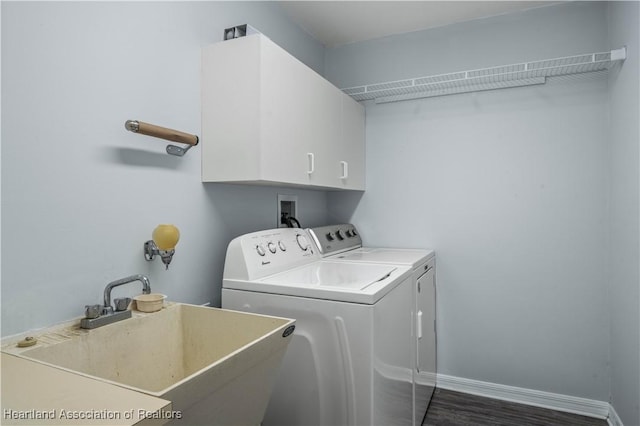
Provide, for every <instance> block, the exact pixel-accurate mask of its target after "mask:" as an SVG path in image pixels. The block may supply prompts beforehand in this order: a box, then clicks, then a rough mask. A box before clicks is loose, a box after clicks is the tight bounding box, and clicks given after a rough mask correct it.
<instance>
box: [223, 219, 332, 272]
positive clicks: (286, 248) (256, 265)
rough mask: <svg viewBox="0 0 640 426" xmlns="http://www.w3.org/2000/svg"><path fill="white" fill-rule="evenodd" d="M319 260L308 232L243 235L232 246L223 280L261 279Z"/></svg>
mask: <svg viewBox="0 0 640 426" xmlns="http://www.w3.org/2000/svg"><path fill="white" fill-rule="evenodd" d="M319 259H320V254H319V253H318V250H317V249H316V247H315V246H314V244H313V242H312V241H311V237H310V236H309V233H308V232H307V231H306V230H304V229H300V228H276V229H270V230H266V231H259V232H254V233H251V234H246V235H242V236H240V237H237V238H236V239H234V240H233V241H231V243H229V247H228V248H227V261H226V262H225V273H224V276H225V278H231V275H233V278H235V279H259V278H263V277H265V276H268V275H271V274H276V273H278V272H282V271H284V270H287V269H291V268H294V267H296V266H300V265H304V264H306V263H310V262H313V261H317V260H319ZM230 265H231V266H230ZM233 265H236V266H233ZM230 274H231V275H230Z"/></svg>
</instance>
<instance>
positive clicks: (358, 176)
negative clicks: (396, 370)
mask: <svg viewBox="0 0 640 426" xmlns="http://www.w3.org/2000/svg"><path fill="white" fill-rule="evenodd" d="M336 152H337V154H338V155H337V161H338V164H337V166H338V173H339V176H338V179H339V183H338V186H339V187H340V188H345V189H360V190H364V188H365V111H364V107H363V106H362V105H360V104H359V103H358V102H356V101H355V100H353V99H352V98H351V97H350V96H348V95H345V94H342V137H341V140H340V145H339V146H338V147H337V150H336Z"/></svg>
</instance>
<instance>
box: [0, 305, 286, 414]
mask: <svg viewBox="0 0 640 426" xmlns="http://www.w3.org/2000/svg"><path fill="white" fill-rule="evenodd" d="M294 323H295V321H294V320H290V319H285V318H277V317H269V316H263V315H256V314H248V313H244V312H236V311H229V310H224V309H216V308H208V307H203V306H194V305H187V304H177V303H176V304H169V306H167V307H166V308H164V309H162V310H161V311H159V312H155V313H151V314H134V317H133V318H130V319H126V320H122V321H119V322H116V323H113V324H110V325H106V326H103V327H100V328H96V329H93V330H84V329H80V328H78V327H77V326H73V327H67V328H63V329H60V328H57V329H55V330H53V329H52V330H50V331H48V330H44V331H43V332H42V333H41V334H40V333H39V335H37V336H36V337H37V338H38V343H37V344H36V345H35V346H33V347H29V348H16V347H14V346H13V345H12V346H11V348H9V349H8V348H7V347H5V348H3V351H5V352H9V353H12V354H14V355H18V356H20V357H23V358H27V359H31V360H35V361H38V362H41V363H44V364H48V365H51V366H54V367H58V368H62V369H65V370H69V371H72V372H74V373H78V374H81V375H85V376H88V377H92V378H97V379H99V380H102V381H106V382H109V383H113V384H116V385H119V386H123V387H126V388H129V389H133V390H136V391H139V392H143V393H145V394H149V395H153V396H157V397H160V398H163V399H167V400H170V401H171V402H172V403H173V410H174V411H180V412H181V417H182V418H181V419H180V420H181V422H182V423H184V424H189V425H191V424H206V425H214V424H220V425H230V424H233V425H258V424H260V422H261V421H262V418H263V416H264V412H265V409H266V407H267V403H268V401H269V396H270V394H271V389H272V385H273V383H274V381H275V378H276V376H277V374H278V370H279V366H280V362H281V360H282V357H283V355H284V353H285V351H286V348H287V345H288V343H289V341H290V340H291V332H292V331H293V328H294Z"/></svg>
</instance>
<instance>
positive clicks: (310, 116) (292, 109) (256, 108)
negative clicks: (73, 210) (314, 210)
mask: <svg viewBox="0 0 640 426" xmlns="http://www.w3.org/2000/svg"><path fill="white" fill-rule="evenodd" d="M364 149H365V146H364V108H363V107H362V106H361V105H360V104H358V103H357V102H355V101H354V100H353V99H351V98H350V97H349V96H347V95H345V94H343V93H342V91H340V90H339V89H337V88H336V87H335V86H333V85H332V84H331V83H329V82H328V81H326V80H325V79H324V78H322V77H321V76H320V75H318V74H317V73H316V72H314V71H313V70H311V69H310V68H309V67H307V66H306V65H304V64H303V63H302V62H300V61H299V60H297V59H296V58H294V57H293V56H291V55H290V54H289V53H287V52H286V51H285V50H283V49H282V48H280V47H279V46H277V45H276V44H275V43H273V42H272V41H271V40H269V39H268V38H267V37H265V36H263V35H261V34H255V35H250V36H247V37H241V38H237V39H233V40H227V41H224V42H220V43H216V44H214V45H211V46H207V47H205V48H204V49H203V54H202V181H203V182H233V183H251V184H271V185H296V186H297V185H304V186H312V187H318V188H327V189H355V190H364Z"/></svg>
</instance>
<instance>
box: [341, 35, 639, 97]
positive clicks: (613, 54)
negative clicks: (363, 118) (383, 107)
mask: <svg viewBox="0 0 640 426" xmlns="http://www.w3.org/2000/svg"><path fill="white" fill-rule="evenodd" d="M626 57H627V51H626V48H625V47H622V48H620V49H616V50H611V51H609V52H599V53H588V54H583V55H576V56H565V57H562V58H554V59H544V60H540V61H533V62H523V63H519V64H512V65H501V66H497V67H491V68H482V69H477V70H470V71H459V72H453V73H448V74H439V75H432V76H427V77H418V78H411V79H407V80H398V81H390V82H385V83H376V84H369V85H365V86H356V87H348V88H345V89H342V91H343V92H344V93H346V94H347V95H349V96H351V97H352V98H353V99H355V100H357V101H365V100H371V99H374V100H375V101H376V103H385V102H396V101H402V100H408V99H418V98H428V97H433V96H445V95H452V94H456V93H466V92H477V91H483V90H494V89H504V88H508V87H520V86H530V85H535V84H544V83H546V81H547V77H556V76H564V75H570V74H581V73H588V72H596V71H603V70H608V69H609V68H611V67H612V66H613V65H614V64H616V63H619V62H622V61H624V60H625V59H626Z"/></svg>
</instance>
